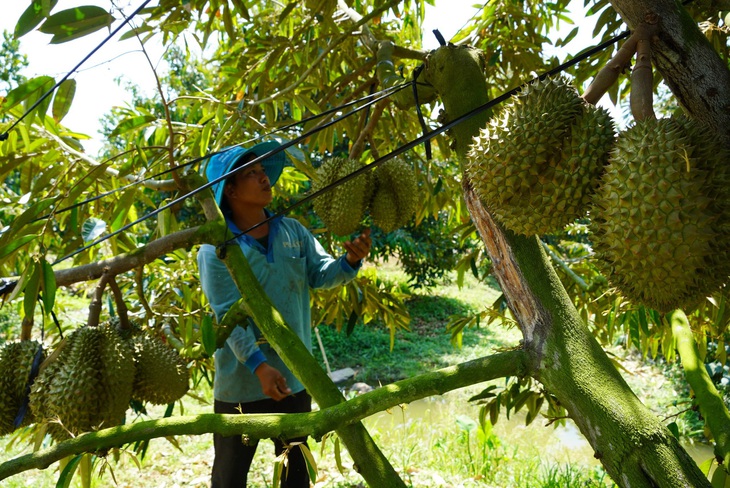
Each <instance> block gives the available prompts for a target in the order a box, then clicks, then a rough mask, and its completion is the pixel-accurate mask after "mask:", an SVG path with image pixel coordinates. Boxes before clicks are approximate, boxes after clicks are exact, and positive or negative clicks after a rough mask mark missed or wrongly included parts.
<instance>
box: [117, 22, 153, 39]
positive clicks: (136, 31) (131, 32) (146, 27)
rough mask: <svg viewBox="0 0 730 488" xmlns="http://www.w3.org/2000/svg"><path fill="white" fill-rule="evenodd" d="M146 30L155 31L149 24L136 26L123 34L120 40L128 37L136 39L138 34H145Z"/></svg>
mask: <svg viewBox="0 0 730 488" xmlns="http://www.w3.org/2000/svg"><path fill="white" fill-rule="evenodd" d="M145 32H153V29H152V27H150V26H149V25H147V24H145V25H142V26H140V27H135V28H134V29H132V30H129V31H127V32H125V33H124V34H122V35H121V36H119V40H120V41H124V40H127V39H136V38H137V36H139V35H141V34H144V33H145Z"/></svg>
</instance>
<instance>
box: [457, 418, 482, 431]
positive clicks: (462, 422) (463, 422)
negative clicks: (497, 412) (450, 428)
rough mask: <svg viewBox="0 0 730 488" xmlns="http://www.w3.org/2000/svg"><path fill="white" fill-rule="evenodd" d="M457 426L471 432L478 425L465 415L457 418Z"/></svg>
mask: <svg viewBox="0 0 730 488" xmlns="http://www.w3.org/2000/svg"><path fill="white" fill-rule="evenodd" d="M456 425H458V426H459V428H460V429H461V430H463V431H465V432H471V431H472V430H474V429H476V428H477V423H476V422H475V421H474V420H472V419H470V418H469V417H467V416H465V415H457V416H456Z"/></svg>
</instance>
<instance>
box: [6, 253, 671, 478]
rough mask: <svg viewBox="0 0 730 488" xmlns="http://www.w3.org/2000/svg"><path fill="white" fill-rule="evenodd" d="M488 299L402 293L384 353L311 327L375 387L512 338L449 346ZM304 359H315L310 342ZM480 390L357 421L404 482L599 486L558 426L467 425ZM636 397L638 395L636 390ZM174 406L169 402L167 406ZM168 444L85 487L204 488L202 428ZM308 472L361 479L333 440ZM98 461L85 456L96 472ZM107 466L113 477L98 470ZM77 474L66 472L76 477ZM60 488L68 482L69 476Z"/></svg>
mask: <svg viewBox="0 0 730 488" xmlns="http://www.w3.org/2000/svg"><path fill="white" fill-rule="evenodd" d="M378 273H379V274H380V275H381V276H385V277H386V278H387V279H391V280H395V281H397V282H405V279H404V277H403V275H402V273H400V271H399V270H398V269H397V268H395V266H392V265H389V264H388V263H384V264H381V265H379V266H378ZM498 295H499V292H498V291H497V290H495V289H494V288H493V287H489V286H485V285H484V284H481V283H478V282H477V281H476V280H474V279H473V278H471V277H467V283H466V286H465V287H464V288H462V289H460V288H458V287H457V286H456V285H455V284H453V283H450V282H446V283H444V284H442V285H440V286H438V287H436V288H434V289H431V290H425V291H418V292H413V293H412V295H411V298H410V299H409V300H408V301H407V303H406V305H407V308H408V310H409V312H410V314H411V324H410V330H408V331H398V332H397V335H396V341H395V345H394V349H393V350H392V351H391V350H390V335H389V331H388V330H386V329H385V328H383V327H382V326H379V325H377V324H375V325H368V326H363V325H358V326H357V327H355V329H354V331H353V333H352V334H351V335H350V336H349V337H348V336H347V335H346V334H345V333H339V332H336V331H335V330H334V329H333V328H330V327H326V326H322V327H320V334H321V336H322V339H323V342H324V347H325V350H326V354H327V356H328V360H329V362H330V365H331V367H332V369H339V368H344V367H351V368H353V369H355V370H356V377H355V378H354V380H353V381H361V382H365V383H368V384H370V385H372V386H375V387H377V386H378V384H381V383H383V384H384V383H388V382H391V381H394V380H398V379H402V378H406V377H411V376H414V375H417V374H419V373H422V372H424V371H430V370H433V369H435V368H440V367H444V366H448V365H452V364H456V363H459V362H463V361H466V360H469V359H472V358H475V357H480V356H484V355H487V354H491V353H493V352H495V351H496V350H498V349H500V348H503V347H510V346H513V345H515V344H517V343H518V341H519V339H520V334H519V332H518V331H517V330H515V329H507V328H504V327H502V326H501V325H499V324H492V325H490V326H488V327H480V328H472V329H466V330H465V331H464V336H463V342H462V344H463V346H462V348H461V349H457V348H455V347H454V346H453V345H452V344H451V342H450V337H449V335H448V334H447V333H446V330H445V326H446V323H447V322H448V319H449V317H450V316H451V315H453V314H462V313H471V312H475V311H478V310H480V309H481V308H482V307H484V306H486V305H489V304H491V303H492V302H493V301H494V300H495V299H496V298H497V296H498ZM314 354H315V357H319V358H320V359H321V355H320V353H319V351H318V348H317V347H316V345H315V351H314ZM627 359H631V360H633V363H632V362H630V361H629V362H627V363H626V364H629V369H632V370H634V371H635V373H633V374H626V373H625V376H626V377H627V379H628V380H629V382H630V383H631V384H632V387H634V388H635V390H636V391H637V392H639V394H640V396H641V395H643V394H647V395H648V394H652V395H654V396H653V397H651V401H652V402H654V404H655V405H659V406H661V405H666V404H667V402H671V398H672V393H671V388H669V384H668V383H665V384H663V388H661V390H662V391H664V393H662V394H661V395H664V396H661V395H657V394H655V393H652V392H654V391H656V390H657V388H656V384H657V381H664V380H663V377H662V376H661V375H660V374H658V373H657V371H658V370H657V369H656V368H652V367H650V366H648V365H645V364H643V363H641V362H639V361H636V358H627ZM483 387H484V385H475V386H473V387H470V388H467V389H463V390H458V391H454V392H450V393H448V394H446V395H444V396H439V397H430V398H426V399H423V400H419V401H416V402H413V403H411V404H409V405H402V406H399V407H395V408H393V409H390V410H389V411H385V412H380V413H378V414H376V415H374V416H372V417H369V418H367V419H365V421H364V424H365V426H366V427H367V429H368V431H369V432H370V433H371V435H372V436H373V438H374V439H375V441H376V443H377V444H378V445H379V446H380V447H381V449H382V450H383V452H384V453H385V455H386V456H387V457H388V459H389V460H390V461H391V463H392V464H393V466H394V467H395V468H396V470H398V472H399V473H400V474H401V476H402V477H403V479H404V480H406V482H407V484H408V485H409V486H412V487H472V486H475V487H476V486H478V487H506V486H510V487H519V488H536V487H540V488H543V487H561V488H562V487H573V486H576V487H577V486H581V487H604V486H612V482H611V481H610V480H609V479H608V477H607V476H606V475H605V472H604V471H603V469H602V468H601V467H600V465H599V464H598V462H597V461H596V460H595V459H594V458H593V456H592V449H591V448H590V446H588V443H587V441H586V440H585V439H584V438H583V437H582V436H581V435H580V433H579V432H578V431H577V429H576V428H575V427H574V426H573V425H572V424H571V423H570V422H569V423H568V424H567V425H566V426H565V427H560V428H558V429H554V428H553V427H545V426H544V422H541V421H540V420H537V421H535V422H534V423H533V424H531V425H530V426H528V427H525V426H524V417H523V416H521V415H520V414H518V415H513V416H512V418H511V419H510V420H507V419H505V418H504V416H500V421H499V422H498V423H497V424H496V425H495V426H491V425H488V423H487V424H482V425H480V424H479V420H478V419H479V406H478V405H474V404H472V403H470V402H469V401H468V398H469V397H470V396H471V395H473V394H475V393H477V392H479V391H481V389H482V388H483ZM195 395H196V398H193V397H186V398H185V399H184V402H183V404H184V407H185V409H184V412H182V411H180V410H179V409H178V410H176V411H175V414H181V413H185V414H197V413H208V412H211V411H212V406H211V405H210V403H211V398H212V394H211V391H210V388H209V387H207V386H202V387H200V388H199V389H197V390H196V392H195ZM642 398H643V397H642ZM178 408H179V406H178ZM163 411H164V408H162V407H155V408H153V409H151V411H150V414H151V416H152V417H153V418H159V417H161V416H162V415H163ZM174 442H175V443H174V444H173V443H171V442H170V441H168V440H166V439H155V440H153V441H151V444H150V448H149V450H148V452H147V454H146V456H145V457H144V458H143V459H142V458H140V457H137V458H136V459H137V461H138V462H139V463H140V466H139V467H138V466H137V463H136V462H135V460H134V459H133V457H132V456H131V455H129V454H122V455H119V456H118V458H119V460H118V461H115V460H114V459H113V458H114V456H112V455H110V456H108V458H107V460H108V461H109V462H108V464H107V466H106V468H105V473H104V476H103V477H102V478H101V479H96V480H95V483H94V486H97V487H102V486H103V487H106V486H114V485H115V484H116V486H119V487H122V488H134V487H142V486H144V487H153V488H156V487H160V488H162V487H165V488H167V487H195V488H198V487H205V486H208V483H209V476H210V469H211V464H212V460H213V447H212V444H213V442H212V435H204V436H196V437H189V436H180V437H178V438H177V439H175V441H174ZM27 445H28V444H27V442H18V443H17V444H14V443H13V436H6V437H5V438H2V439H0V452H3V458H5V459H9V458H12V457H15V456H17V455H19V454H20V453H22V452H29V448H28V447H25V446H27ZM309 447H310V450H311V451H312V453H313V455H314V457H315V459H316V461H317V464H318V467H319V471H318V479H317V483H316V484H315V486H316V488H324V487H328V488H330V487H331V488H356V487H360V486H362V484H361V483H362V478H360V476H359V475H358V474H357V473H356V472H355V471H354V469H353V467H352V461H351V459H350V458H349V456H348V455H347V453H346V451H344V449H343V451H344V452H343V453H342V466H343V468H344V469H343V470H342V472H341V471H340V470H339V469H338V466H337V463H336V462H335V441H334V438H333V437H329V438H326V439H324V440H323V441H322V442H320V443H317V442H315V441H314V440H310V442H309ZM107 460H97V463H96V466H95V467H96V470H97V471H98V470H99V469H100V467H101V466H102V465H104V464H106V461H107ZM273 460H274V455H273V447H272V444H271V443H270V442H266V441H264V442H262V443H261V444H260V446H259V453H258V454H257V456H256V459H255V460H254V464H253V466H252V469H251V472H250V478H249V486H250V487H252V488H264V487H269V486H271V479H272V476H273V467H274V466H273ZM110 469H111V471H113V473H114V477H112V476H111V474H110ZM58 475H59V472H58V467H57V466H56V465H54V466H52V467H50V468H48V469H46V470H32V471H28V472H26V473H22V474H19V475H16V476H14V477H11V478H9V479H7V480H4V481H3V482H2V486H3V487H9V488H25V487H27V486H33V487H53V486H55V485H56V480H57V479H58ZM77 478H78V477H77ZM71 486H80V485H79V484H78V480H77V479H75V480H74V481H73V483H72V485H71Z"/></svg>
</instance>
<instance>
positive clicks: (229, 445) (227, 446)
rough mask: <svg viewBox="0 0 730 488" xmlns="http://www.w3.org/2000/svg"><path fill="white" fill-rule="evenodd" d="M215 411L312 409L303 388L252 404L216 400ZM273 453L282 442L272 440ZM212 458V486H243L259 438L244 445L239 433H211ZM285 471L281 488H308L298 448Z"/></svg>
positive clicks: (287, 411)
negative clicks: (279, 399) (279, 397)
mask: <svg viewBox="0 0 730 488" xmlns="http://www.w3.org/2000/svg"><path fill="white" fill-rule="evenodd" d="M214 411H215V413H233V414H236V413H238V414H240V413H241V412H243V413H302V412H311V411H312V397H310V396H309V394H308V393H307V392H306V391H302V392H299V393H297V394H295V395H289V396H288V397H286V398H285V399H283V400H281V401H279V402H277V401H275V400H273V399H271V398H267V399H266V400H259V401H257V402H251V403H240V404H239V403H227V402H221V401H218V400H216V401H215V406H214ZM306 440H307V438H306V437H299V438H296V439H287V441H286V443H291V442H306ZM273 441H274V448H275V450H276V455H277V456H278V455H279V454H281V453H282V452H283V451H284V445H285V442H282V441H281V440H280V439H273ZM213 445H214V447H215V459H214V460H213V478H212V484H211V488H240V487H245V486H246V482H247V477H248V470H249V468H250V467H251V461H253V456H254V454H255V453H256V447H257V446H258V441H254V440H251V441H250V442H249V443H248V444H244V443H243V441H242V438H241V436H240V435H234V436H222V435H220V434H213ZM287 460H288V467H289V469H288V472H289V476H288V477H287V469H286V468H285V469H284V472H283V474H282V480H281V487H282V488H309V474H308V472H307V465H306V463H305V461H304V455H303V454H302V451H301V449H299V448H298V447H294V448H292V449H291V450H290V451H289V454H288V456H287Z"/></svg>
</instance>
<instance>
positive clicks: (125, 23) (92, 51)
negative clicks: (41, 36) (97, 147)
mask: <svg viewBox="0 0 730 488" xmlns="http://www.w3.org/2000/svg"><path fill="white" fill-rule="evenodd" d="M151 1H152V0H145V1H144V3H142V5H140V6H139V7H137V10H135V11H134V12H132V15H130V16H129V17H126V18H125V19H124V22H122V24H121V25H119V26H118V27H117V28H116V29H114V30H113V31H112V32H111V33H110V34H109V35H108V36H107V37H106V39H104V40H103V41H101V43H99V45H98V46H96V47H95V48H94V49H92V50H91V52H90V53H89V54H87V55H86V56H85V57H84V59H82V60H81V61H80V62H79V64H77V65H76V66H74V68H73V69H72V70H71V71H69V72H68V73H67V74H66V76H64V77H63V78H61V80H60V81H59V82H57V83H56V84H55V85H53V88H51V89H50V90H48V91H47V92H46V93H44V94H43V95H42V96H41V97H40V98H39V99H38V100H36V102H35V103H34V104H33V105H31V107H30V108H29V109H28V110H26V111H25V113H24V114H23V115H21V116H20V118H19V119H18V120H16V121H15V122H13V123H12V125H11V126H10V127H9V128H8V130H6V131H5V132H3V133H2V134H0V141H4V140H6V139H7V138H8V136H9V134H10V131H11V130H13V129H14V128H15V126H16V125H18V124H19V123H20V122H21V121H22V120H23V119H24V118H26V117H27V116H28V115H29V114H30V113H31V112H32V111H33V110H35V109H36V108H37V107H38V105H40V104H41V103H42V102H43V100H45V99H46V98H48V96H49V95H50V94H51V93H53V92H54V91H56V89H57V88H58V87H59V86H61V83H63V82H64V81H66V80H67V79H68V78H69V76H71V75H72V74H74V73H75V72H76V70H77V69H79V68H80V67H81V65H82V64H84V63H85V62H86V61H88V60H89V58H90V57H91V56H93V55H94V54H96V51H98V50H99V49H101V47H102V46H103V45H104V44H106V43H107V41H109V39H111V38H112V37H114V36H115V35H116V34H117V32H119V31H120V30H121V29H122V27H124V26H125V25H127V24H128V23H129V21H131V20H132V18H133V17H134V16H136V15H137V14H138V13H139V12H140V11H141V10H142V9H143V8H145V7H146V6H147V4H148V3H150V2H151Z"/></svg>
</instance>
